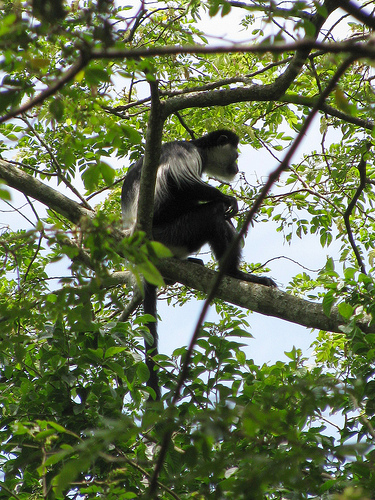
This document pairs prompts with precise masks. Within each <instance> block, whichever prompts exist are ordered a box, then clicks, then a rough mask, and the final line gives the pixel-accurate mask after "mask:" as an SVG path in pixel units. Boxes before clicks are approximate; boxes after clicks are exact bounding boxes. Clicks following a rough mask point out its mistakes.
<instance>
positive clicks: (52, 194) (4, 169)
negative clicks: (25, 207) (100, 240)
mask: <svg viewBox="0 0 375 500" xmlns="http://www.w3.org/2000/svg"><path fill="white" fill-rule="evenodd" d="M0 179H4V180H5V181H6V182H7V184H8V186H10V187H13V188H14V189H17V191H20V192H21V193H23V194H25V195H27V196H31V197H32V198H34V199H35V200H38V201H40V202H41V203H43V204H44V205H46V206H47V207H48V208H51V209H52V210H55V211H56V212H58V213H60V214H61V215H63V216H64V217H66V218H67V219H69V220H70V221H72V222H74V223H75V224H77V223H78V222H79V220H80V219H81V217H83V216H88V217H90V218H92V217H93V216H94V215H95V212H94V211H93V210H88V209H87V208H84V207H83V206H82V205H80V204H79V203H77V202H76V201H73V200H71V199H70V198H68V197H67V196H65V195H63V194H61V193H59V192H58V191H57V190H56V189H53V188H51V187H50V186H48V185H47V184H44V183H43V182H41V181H40V180H38V179H36V178H35V177H33V176H32V175H30V174H27V173H26V172H24V171H23V170H21V169H20V168H18V167H16V166H14V165H12V164H11V163H9V162H7V161H5V160H0Z"/></svg>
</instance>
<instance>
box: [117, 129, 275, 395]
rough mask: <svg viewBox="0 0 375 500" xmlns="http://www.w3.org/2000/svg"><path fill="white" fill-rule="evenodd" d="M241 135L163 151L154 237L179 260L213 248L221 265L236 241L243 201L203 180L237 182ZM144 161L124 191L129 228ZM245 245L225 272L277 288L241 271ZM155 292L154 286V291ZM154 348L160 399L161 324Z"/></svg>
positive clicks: (153, 381) (222, 134)
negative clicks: (239, 203)
mask: <svg viewBox="0 0 375 500" xmlns="http://www.w3.org/2000/svg"><path fill="white" fill-rule="evenodd" d="M238 142H239V139H238V136H237V135H236V134H235V133H233V132H231V131H229V130H217V131H215V132H211V133H210V134H207V135H204V136H203V137H201V138H199V139H195V140H193V141H188V142H185V141H174V142H170V143H167V144H164V145H163V146H162V150H161V157H160V165H159V167H158V173H157V180H156V186H155V202H154V217H153V237H154V239H155V240H157V241H160V242H161V243H163V244H164V245H166V246H167V247H169V248H171V250H172V252H173V253H174V254H175V255H176V256H177V257H187V256H188V255H189V254H191V253H194V252H197V251H198V250H199V249H200V248H201V247H202V246H203V245H204V244H206V243H208V244H209V245H210V247H211V249H212V251H213V253H214V255H215V258H216V259H217V260H218V262H219V265H220V264H221V260H222V258H223V256H224V254H225V252H226V250H227V249H228V247H229V246H230V245H231V243H232V241H233V239H234V238H235V236H236V230H235V228H234V226H233V224H232V222H231V220H230V219H231V218H232V217H233V216H234V215H236V213H237V211H238V207H237V200H236V199H235V198H234V197H232V196H228V195H225V194H223V193H222V192H221V191H220V190H218V189H216V188H214V187H212V186H210V185H209V184H206V183H205V182H203V181H202V179H201V176H202V174H203V173H207V174H209V175H213V176H214V177H216V178H218V179H220V180H231V179H233V177H234V176H235V175H236V174H237V172H238V167H237V156H238V154H237V147H238ZM142 164H143V159H140V160H139V161H138V162H137V163H135V164H134V166H133V167H132V168H131V169H130V170H129V173H128V174H127V176H126V178H125V182H124V185H123V189H122V211H123V219H124V225H125V227H127V228H131V227H132V225H133V224H134V223H135V218H136V210H137V201H138V195H139V182H140V177H141V169H142ZM240 259H241V249H240V246H239V245H237V247H236V248H235V249H234V250H233V251H232V253H231V256H230V258H229V262H227V267H226V269H225V272H226V273H227V274H228V275H230V276H233V277H235V278H239V279H242V280H246V281H250V282H253V283H260V284H263V285H266V286H276V285H275V283H274V282H273V281H272V280H271V279H270V278H267V277H262V276H256V275H253V274H248V273H244V272H243V271H241V270H240V269H239V263H240ZM153 288H154V287H153ZM144 310H145V313H149V314H152V315H153V316H154V317H155V318H156V290H155V288H154V290H153V291H152V287H150V286H149V285H146V287H145V302H144ZM149 327H150V331H151V333H152V335H153V337H154V343H153V345H152V346H151V345H149V344H148V343H147V342H146V351H148V350H149V349H152V352H151V353H150V354H151V357H149V356H147V359H148V361H147V364H148V367H149V369H150V379H149V381H148V386H149V387H152V388H153V389H154V391H155V392H156V395H157V397H158V398H160V388H159V386H158V383H157V374H156V371H155V370H154V368H155V367H154V364H153V362H152V356H153V355H155V354H156V353H157V333H156V323H153V324H150V325H149Z"/></svg>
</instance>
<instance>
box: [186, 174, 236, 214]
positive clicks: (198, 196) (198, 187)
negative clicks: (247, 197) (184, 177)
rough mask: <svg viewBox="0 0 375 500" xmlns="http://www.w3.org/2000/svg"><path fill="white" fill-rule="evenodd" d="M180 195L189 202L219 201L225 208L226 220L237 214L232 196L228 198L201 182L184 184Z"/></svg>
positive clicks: (234, 199)
mask: <svg viewBox="0 0 375 500" xmlns="http://www.w3.org/2000/svg"><path fill="white" fill-rule="evenodd" d="M181 194H182V195H183V196H186V197H188V198H189V199H190V200H196V201H220V202H222V203H224V205H225V206H226V207H227V209H226V218H228V219H229V218H231V217H233V216H234V215H236V213H237V212H238V204H237V200H236V198H235V197H234V196H229V195H227V194H224V193H222V192H221V191H220V190H219V189H216V188H214V187H213V186H210V185H209V184H206V183H205V182H203V181H200V182H198V181H196V182H194V183H189V185H186V184H184V186H183V187H182V189H181Z"/></svg>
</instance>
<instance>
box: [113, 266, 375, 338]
mask: <svg viewBox="0 0 375 500" xmlns="http://www.w3.org/2000/svg"><path fill="white" fill-rule="evenodd" d="M158 269H159V270H160V272H161V273H162V275H163V277H164V278H165V279H170V280H173V281H178V282H179V283H181V284H183V285H185V286H187V287H189V288H193V289H194V290H199V291H201V292H204V293H208V292H209V291H210V289H211V287H212V282H213V280H214V279H215V277H216V276H217V273H216V272H215V271H213V270H212V269H208V268H207V267H204V266H201V265H199V264H195V263H193V262H190V261H186V260H179V259H165V260H162V261H160V262H159V264H158ZM128 275H129V273H126V272H114V273H112V275H111V277H110V278H108V283H110V284H111V285H114V284H115V283H117V284H123V283H128V280H129V278H128ZM215 296H216V297H217V298H218V299H222V300H225V301H226V302H230V303H231V304H235V305H237V306H239V307H243V308H245V309H248V310H250V311H254V312H257V313H259V314H264V315H265V316H271V317H274V318H280V319H282V320H285V321H289V322H291V323H295V324H297V325H301V326H304V327H306V328H314V329H317V330H324V331H329V332H342V326H343V325H345V323H346V321H345V320H344V319H343V318H342V317H341V316H340V314H339V312H338V309H337V307H332V310H331V314H330V316H329V317H328V316H326V314H325V313H324V312H323V307H322V305H321V304H319V303H317V302H311V301H309V300H305V299H302V298H300V297H296V296H294V295H289V294H288V293H285V292H283V291H281V290H278V289H276V288H271V287H265V286H263V285H257V284H255V283H248V282H246V281H240V280H237V279H235V278H231V277H229V276H224V277H223V280H222V282H221V283H220V285H219V286H218V288H217V291H216V295H215ZM370 321H371V317H369V316H365V317H364V318H363V319H359V320H358V321H357V325H358V327H359V328H361V330H362V331H363V332H365V333H374V332H375V325H370Z"/></svg>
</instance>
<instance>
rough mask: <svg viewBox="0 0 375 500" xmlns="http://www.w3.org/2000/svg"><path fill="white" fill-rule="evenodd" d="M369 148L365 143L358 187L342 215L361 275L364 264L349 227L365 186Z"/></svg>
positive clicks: (359, 167) (363, 271)
mask: <svg viewBox="0 0 375 500" xmlns="http://www.w3.org/2000/svg"><path fill="white" fill-rule="evenodd" d="M370 147H371V144H370V143H367V145H366V148H367V151H365V152H364V153H362V156H361V161H360V162H359V165H358V170H359V179H360V181H359V186H358V187H357V190H356V192H355V194H354V196H353V198H352V201H351V202H350V203H349V205H348V207H347V209H346V210H345V213H344V222H345V227H346V231H347V233H348V239H349V243H350V245H351V247H352V249H353V252H354V254H355V257H356V259H357V262H358V265H359V267H360V268H361V272H362V273H363V274H367V273H366V267H365V264H364V262H363V260H362V257H361V254H360V252H359V250H358V247H357V245H356V244H355V241H354V236H353V232H352V228H351V226H350V215H351V213H352V211H353V209H354V207H355V204H356V203H357V201H358V198H359V197H360V196H361V194H362V191H363V190H364V188H365V186H366V159H365V155H366V153H367V152H368V151H369V150H370Z"/></svg>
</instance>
